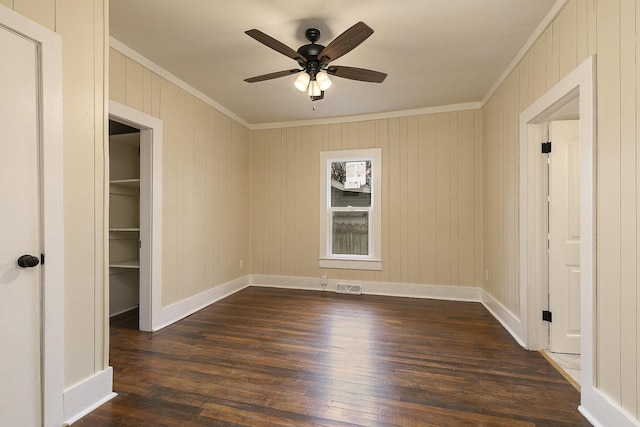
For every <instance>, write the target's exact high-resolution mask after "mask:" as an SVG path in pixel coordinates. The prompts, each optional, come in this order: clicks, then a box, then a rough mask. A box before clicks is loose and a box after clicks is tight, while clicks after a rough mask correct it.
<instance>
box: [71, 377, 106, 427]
mask: <svg viewBox="0 0 640 427" xmlns="http://www.w3.org/2000/svg"><path fill="white" fill-rule="evenodd" d="M112 387H113V368H111V366H109V367H108V368H107V369H105V370H104V371H102V372H98V373H97V374H94V375H93V376H91V377H89V378H87V379H86V380H84V381H82V382H79V383H78V384H76V385H74V386H72V387H70V388H68V389H66V390H65V391H64V415H63V417H64V420H65V424H73V423H75V422H76V421H78V420H79V419H80V418H82V417H84V416H85V415H87V414H88V413H89V412H91V411H93V410H94V409H96V408H97V407H98V406H100V405H102V404H103V403H106V402H108V401H109V400H111V399H113V398H114V397H115V396H116V393H114V392H113V388H112Z"/></svg>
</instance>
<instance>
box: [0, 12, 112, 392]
mask: <svg viewBox="0 0 640 427" xmlns="http://www.w3.org/2000/svg"><path fill="white" fill-rule="evenodd" d="M0 3H1V4H3V5H4V6H7V7H8V8H10V9H12V10H14V11H15V12H17V13H20V14H21V15H23V16H26V17H27V18H29V19H31V20H33V21H35V22H37V23H39V24H40V25H42V26H44V27H46V28H48V29H50V30H52V31H55V32H56V33H58V34H60V36H61V37H62V76H63V78H62V98H63V132H64V133H63V144H64V145H63V155H64V171H65V176H64V181H63V185H64V223H65V230H64V239H65V289H64V293H65V318H64V320H65V322H64V323H65V325H64V327H65V329H64V335H65V343H64V348H65V352H64V361H65V363H64V364H65V366H64V374H65V379H64V382H65V387H70V386H72V385H74V384H76V383H78V382H79V381H81V380H84V379H86V378H88V377H90V376H91V375H93V374H94V373H96V372H98V371H101V370H102V369H104V368H105V367H106V365H107V364H108V361H107V360H106V358H105V357H104V351H105V345H104V344H105V342H104V328H105V322H104V318H105V312H104V308H105V307H104V298H103V295H104V274H105V271H104V268H103V267H104V266H103V259H104V235H103V234H104V219H105V218H104V215H103V210H104V209H103V196H104V187H103V181H102V177H103V173H104V169H103V165H104V163H103V160H104V157H103V146H104V131H105V129H104V117H105V113H106V112H105V98H106V93H105V90H106V86H105V80H104V78H105V75H106V69H105V68H106V61H105V58H106V55H107V51H106V49H107V41H106V35H107V33H108V29H107V22H108V20H107V19H106V13H108V6H107V5H106V4H105V1H103V0H90V1H83V2H75V1H73V0H0Z"/></svg>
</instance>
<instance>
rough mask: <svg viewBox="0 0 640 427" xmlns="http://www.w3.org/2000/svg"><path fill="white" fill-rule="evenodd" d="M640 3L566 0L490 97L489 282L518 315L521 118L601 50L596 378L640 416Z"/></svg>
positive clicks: (487, 124)
mask: <svg viewBox="0 0 640 427" xmlns="http://www.w3.org/2000/svg"><path fill="white" fill-rule="evenodd" d="M639 13H640V1H637V0H570V1H569V2H568V3H567V5H566V6H565V7H564V9H563V10H562V11H561V13H560V14H559V16H558V17H557V18H556V19H555V21H554V22H553V24H552V25H551V26H550V27H549V28H548V29H547V30H546V31H545V32H544V34H543V35H542V36H541V37H540V39H539V40H538V41H537V42H536V43H535V45H534V46H533V47H532V48H531V50H530V51H529V52H528V54H527V55H526V56H525V58H524V59H523V60H522V61H521V62H520V64H519V65H518V66H517V67H516V69H515V70H514V71H513V73H511V75H510V76H509V78H508V79H507V81H506V82H505V83H504V84H503V85H502V86H501V87H500V89H499V90H498V91H497V92H496V94H495V95H494V96H493V97H492V98H491V100H490V101H489V102H488V103H487V104H485V107H484V109H483V111H484V130H485V132H484V141H485V146H486V155H485V158H484V163H483V165H484V168H483V170H484V194H485V198H484V217H485V226H484V235H485V236H486V238H485V246H484V254H485V263H486V266H487V268H488V269H489V270H490V271H491V272H492V273H491V274H490V280H489V281H488V282H487V284H486V289H487V291H489V292H490V293H491V294H492V295H494V296H495V297H496V298H498V299H499V300H500V301H501V302H502V303H503V304H504V305H505V306H506V307H508V308H509V309H510V310H512V311H513V312H514V313H518V312H519V310H520V307H518V300H517V294H518V290H517V288H518V283H517V277H518V261H517V259H516V257H515V253H516V249H517V244H518V234H517V231H518V229H517V227H518V224H517V208H518V188H517V186H516V185H515V183H517V180H518V163H517V162H518V157H517V156H518V133H517V132H518V121H517V120H518V115H519V113H520V112H522V111H523V110H524V109H525V108H526V107H528V106H529V105H530V104H531V103H532V102H533V101H534V100H535V99H537V98H538V97H539V96H540V95H542V94H543V93H544V92H545V91H546V90H548V89H549V88H550V87H551V86H553V84H555V83H556V82H558V81H559V80H560V79H561V78H562V77H564V76H565V75H567V74H568V73H569V72H570V71H571V70H573V69H574V68H575V67H576V66H577V65H578V64H580V63H581V62H582V61H584V60H585V59H586V58H587V57H588V56H590V55H593V54H594V53H596V51H597V60H596V62H597V105H598V107H597V115H598V123H597V127H598V136H597V145H598V148H597V165H598V166H597V265H596V269H597V276H596V280H597V288H598V291H597V297H596V298H597V316H598V319H597V325H596V333H597V337H596V339H597V351H596V353H597V357H598V360H597V370H598V376H597V385H598V387H599V388H600V389H601V390H602V391H603V392H604V393H605V394H607V395H608V396H610V397H611V398H612V400H613V401H615V402H617V403H618V404H620V405H621V406H622V407H623V408H624V409H625V410H626V411H628V412H629V413H630V414H631V415H632V416H633V417H635V418H638V417H639V416H640V390H639V389H638V387H637V385H638V375H639V374H640V358H639V357H638V355H639V353H638V346H639V345H640V328H639V327H638V325H639V321H640V293H638V279H639V278H640V251H638V249H637V247H638V244H640V234H639V232H640V228H639V227H638V225H637V223H638V220H640V208H639V207H638V203H639V202H640V173H639V172H640V171H639V170H638V165H639V164H640V155H639V154H640V150H639V149H638V136H637V135H638V129H639V128H638V123H640V120H639V112H640V108H639V107H640V105H638V102H639V101H638V98H637V93H638V87H639V86H638V81H639V80H638V76H640V66H638V64H637V60H636V58H637V56H638V53H640V27H638V26H637V23H636V20H637V16H639V15H638V14H639Z"/></svg>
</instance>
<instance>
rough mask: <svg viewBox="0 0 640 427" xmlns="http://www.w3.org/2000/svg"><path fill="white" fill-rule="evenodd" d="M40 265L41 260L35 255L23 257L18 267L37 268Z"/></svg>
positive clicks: (19, 259) (19, 260)
mask: <svg viewBox="0 0 640 427" xmlns="http://www.w3.org/2000/svg"><path fill="white" fill-rule="evenodd" d="M38 264H40V258H38V257H37V256H33V255H22V256H21V257H20V258H18V266H19V267H22V268H30V267H35V266H36V265H38Z"/></svg>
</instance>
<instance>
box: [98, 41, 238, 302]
mask: <svg viewBox="0 0 640 427" xmlns="http://www.w3.org/2000/svg"><path fill="white" fill-rule="evenodd" d="M109 88H110V89H109V92H110V99H112V100H114V101H116V102H119V103H121V104H125V105H127V106H129V107H132V108H135V109H137V110H140V111H142V112H144V113H146V114H149V115H151V116H154V117H157V118H159V119H161V120H162V121H163V130H164V140H163V153H162V155H163V165H162V168H163V177H162V179H163V208H162V210H163V211H162V213H163V227H162V233H163V254H162V263H163V269H162V276H163V277H162V281H163V289H162V305H163V306H166V305H168V304H171V303H174V302H177V301H180V300H183V299H185V298H188V297H192V296H194V295H196V294H198V293H200V292H204V291H206V290H208V289H210V288H212V287H214V286H217V285H221V284H224V283H226V282H228V281H230V280H232V279H235V278H238V277H241V276H244V275H246V274H249V272H250V268H251V267H250V251H249V242H250V240H249V238H250V236H249V228H250V221H249V215H250V210H249V203H250V199H249V194H250V192H249V189H250V169H249V164H250V154H249V150H250V144H249V141H250V132H249V130H248V129H246V128H245V127H244V126H242V125H240V124H239V123H237V122H236V121H234V120H232V119H230V118H229V117H227V116H225V115H224V114H222V113H220V112H219V111H217V110H216V109H214V108H212V107H211V106H209V105H207V104H205V103H204V102H202V101H200V100H199V99H197V98H195V97H194V96H193V95H191V94H189V93H187V92H185V91H184V90H182V89H180V88H179V87H177V86H176V85H174V84H173V83H171V82H169V81H167V80H166V79H164V78H162V77H160V76H158V75H157V74H155V73H153V72H152V71H150V70H148V69H147V68H145V67H143V66H142V65H140V64H138V63H137V62H135V61H133V60H132V59H130V58H128V57H126V56H125V55H123V54H122V53H120V52H118V51H116V50H114V49H111V51H110V86H109ZM241 259H243V260H244V268H243V269H241V268H240V260H241Z"/></svg>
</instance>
